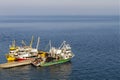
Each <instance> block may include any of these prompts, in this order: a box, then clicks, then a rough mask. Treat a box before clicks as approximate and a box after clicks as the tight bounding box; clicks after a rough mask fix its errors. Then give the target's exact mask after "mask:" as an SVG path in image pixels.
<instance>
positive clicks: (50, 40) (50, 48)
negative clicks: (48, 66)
mask: <svg viewBox="0 0 120 80" xmlns="http://www.w3.org/2000/svg"><path fill="white" fill-rule="evenodd" d="M49 45H50V49H51V47H52V46H51V40H49Z"/></svg>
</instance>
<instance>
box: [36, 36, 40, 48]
mask: <svg viewBox="0 0 120 80" xmlns="http://www.w3.org/2000/svg"><path fill="white" fill-rule="evenodd" d="M39 43H40V37H38V42H37V45H36V49H38V46H39Z"/></svg>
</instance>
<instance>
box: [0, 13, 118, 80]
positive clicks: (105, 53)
mask: <svg viewBox="0 0 120 80" xmlns="http://www.w3.org/2000/svg"><path fill="white" fill-rule="evenodd" d="M32 36H34V42H33V47H36V44H37V38H38V37H40V45H39V49H40V50H46V51H47V50H48V46H47V45H48V42H49V40H51V41H52V46H55V47H59V46H60V44H61V43H62V41H66V42H67V43H69V44H70V46H71V47H72V51H73V53H74V54H75V57H74V58H73V59H71V61H70V62H67V63H64V64H58V65H53V66H49V67H34V66H32V65H26V66H20V67H14V68H9V69H0V80H120V20H119V16H114V15H113V16H85V15H84V16H79V15H77V16H0V63H5V62H7V61H6V58H5V54H6V53H8V52H9V45H10V44H11V43H12V41H13V40H16V45H18V46H21V40H24V41H25V42H26V44H27V45H29V43H30V40H31V37H32Z"/></svg>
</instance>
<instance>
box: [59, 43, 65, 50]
mask: <svg viewBox="0 0 120 80" xmlns="http://www.w3.org/2000/svg"><path fill="white" fill-rule="evenodd" d="M65 43H66V41H63V43H62V44H61V45H60V47H59V49H61V47H62V46H63V45H65Z"/></svg>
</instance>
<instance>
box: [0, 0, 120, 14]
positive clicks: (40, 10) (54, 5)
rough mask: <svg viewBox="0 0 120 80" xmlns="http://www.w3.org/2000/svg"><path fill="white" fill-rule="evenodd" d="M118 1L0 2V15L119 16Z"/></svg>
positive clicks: (51, 0)
mask: <svg viewBox="0 0 120 80" xmlns="http://www.w3.org/2000/svg"><path fill="white" fill-rule="evenodd" d="M119 12H120V1H119V0H0V15H119Z"/></svg>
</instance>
